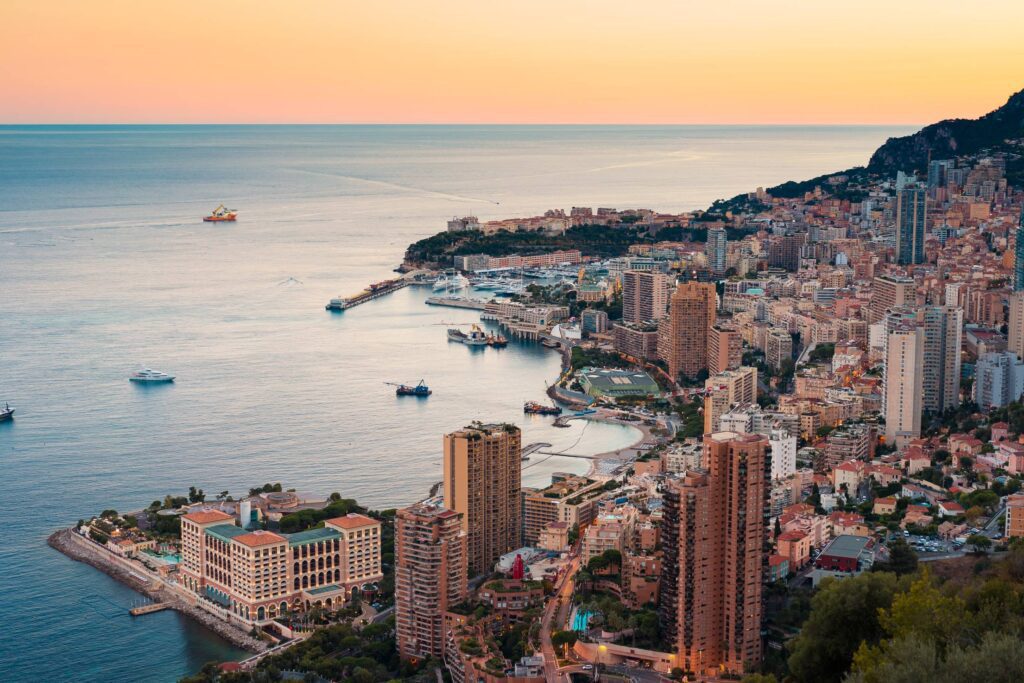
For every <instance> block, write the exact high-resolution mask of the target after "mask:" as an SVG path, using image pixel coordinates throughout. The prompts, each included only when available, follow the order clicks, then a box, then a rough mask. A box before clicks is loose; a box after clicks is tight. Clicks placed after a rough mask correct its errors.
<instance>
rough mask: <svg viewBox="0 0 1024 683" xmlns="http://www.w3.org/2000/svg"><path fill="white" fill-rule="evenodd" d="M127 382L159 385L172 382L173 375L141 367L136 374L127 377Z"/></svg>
mask: <svg viewBox="0 0 1024 683" xmlns="http://www.w3.org/2000/svg"><path fill="white" fill-rule="evenodd" d="M128 381H129V382H140V383H142V384H161V383H165V382H173V381H174V375H168V374H167V373H166V372H160V371H159V370H151V369H150V368H146V367H142V368H139V370H137V371H136V372H133V373H132V374H130V375H128Z"/></svg>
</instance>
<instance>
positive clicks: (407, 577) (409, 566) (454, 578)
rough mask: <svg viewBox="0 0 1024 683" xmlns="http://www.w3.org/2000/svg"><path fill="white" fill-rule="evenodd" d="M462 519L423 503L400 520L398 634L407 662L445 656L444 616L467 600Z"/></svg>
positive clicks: (398, 516)
mask: <svg viewBox="0 0 1024 683" xmlns="http://www.w3.org/2000/svg"><path fill="white" fill-rule="evenodd" d="M466 576H467V568H466V532H465V531H463V529H462V515H460V514H459V513H457V512H453V511H452V510H448V509H445V508H443V507H438V506H433V505H428V504H426V503H417V504H415V505H413V506H411V507H407V508H404V509H401V510H399V511H398V512H397V514H396V515H395V631H396V635H397V639H398V653H399V655H400V656H401V657H402V658H403V659H426V658H428V657H438V658H440V657H443V656H444V614H445V611H447V610H448V608H449V607H451V606H454V605H457V604H458V603H460V602H462V601H463V600H465V599H466V595H467V584H466Z"/></svg>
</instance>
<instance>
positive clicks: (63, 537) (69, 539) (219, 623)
mask: <svg viewBox="0 0 1024 683" xmlns="http://www.w3.org/2000/svg"><path fill="white" fill-rule="evenodd" d="M46 543H47V545H49V546H50V547H51V548H53V549H55V550H57V551H59V552H61V553H63V554H64V555H66V556H68V557H70V558H71V559H72V560H76V561H78V562H84V563H85V564H87V565H89V566H91V567H93V568H95V569H98V570H100V571H101V572H103V573H104V574H106V575H107V576H109V577H111V578H112V579H115V580H117V581H120V582H121V583H123V584H125V585H126V586H128V587H129V588H131V589H132V590H136V591H138V592H139V593H142V594H143V595H146V596H148V597H150V598H153V599H154V600H156V601H158V602H164V603H167V605H168V606H169V607H170V608H171V609H174V610H177V611H178V612H181V613H182V614H185V615H187V616H189V617H191V618H192V619H195V620H196V621H197V622H199V623H200V624H202V625H203V626H205V627H207V628H208V629H210V630H211V631H213V632H214V633H216V634H217V635H219V636H221V637H222V638H224V639H225V640H227V641H229V642H230V643H232V644H233V645H236V646H238V647H240V648H243V649H245V650H248V651H249V652H263V651H264V650H266V649H267V648H268V647H269V646H268V645H267V643H265V642H264V641H262V640H258V639H256V638H253V637H252V636H250V635H249V634H248V633H246V632H245V631H243V630H241V629H239V628H238V627H236V626H234V625H233V624H229V623H227V622H225V621H224V620H223V619H220V618H218V617H217V616H215V615H213V614H211V613H209V612H207V611H205V610H202V609H200V608H198V607H196V606H194V605H190V604H189V603H188V602H186V601H185V600H184V599H183V598H182V597H181V596H180V595H178V594H177V593H176V592H175V591H174V590H172V589H170V588H167V587H166V586H164V585H163V584H162V583H159V582H158V581H157V580H151V579H146V578H144V577H143V576H142V575H141V574H139V573H137V572H136V571H133V570H131V569H129V568H128V567H127V566H125V565H124V564H122V562H123V561H122V560H120V559H119V558H116V557H115V556H113V555H112V554H111V553H110V552H108V551H107V550H104V549H103V548H100V547H99V546H97V545H96V544H94V543H92V542H91V541H89V540H86V539H84V538H82V537H81V536H80V535H79V534H78V533H76V532H75V531H74V530H72V529H61V530H59V531H55V532H53V533H52V534H50V537H49V538H47V539H46ZM138 571H142V570H138Z"/></svg>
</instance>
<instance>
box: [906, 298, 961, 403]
mask: <svg viewBox="0 0 1024 683" xmlns="http://www.w3.org/2000/svg"><path fill="white" fill-rule="evenodd" d="M917 317H918V321H919V323H920V325H921V326H922V327H923V328H924V372H923V377H922V405H923V406H924V409H925V410H927V411H930V412H933V413H940V412H942V411H944V410H946V409H948V408H955V407H957V406H958V405H960V344H961V342H962V339H963V325H964V312H963V309H961V308H957V307H955V306H925V307H923V308H921V309H920V310H919V311H918V313H917Z"/></svg>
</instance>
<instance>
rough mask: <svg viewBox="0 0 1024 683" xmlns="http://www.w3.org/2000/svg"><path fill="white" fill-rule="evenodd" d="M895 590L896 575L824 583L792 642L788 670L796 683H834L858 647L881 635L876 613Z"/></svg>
mask: <svg viewBox="0 0 1024 683" xmlns="http://www.w3.org/2000/svg"><path fill="white" fill-rule="evenodd" d="M897 588H898V581H897V578H896V575H895V574H890V573H887V572H869V573H864V574H861V575H860V576H855V577H852V578H848V579H842V580H838V581H837V580H832V579H826V580H825V581H823V582H822V584H821V588H820V590H819V591H818V594H817V595H815V596H814V598H813V599H812V600H811V615H810V617H809V618H808V619H807V621H806V623H805V624H804V626H803V629H802V630H801V632H800V635H799V636H797V637H796V638H795V639H794V640H793V644H792V648H791V654H790V657H789V668H790V671H791V672H792V674H793V676H794V677H795V678H796V680H797V681H801V682H802V683H818V682H819V681H821V682H826V683H827V682H832V683H838V681H840V680H841V679H842V676H843V674H844V673H845V672H846V671H847V669H849V668H850V663H851V662H852V661H853V655H854V653H855V652H856V651H857V648H858V647H859V646H860V644H861V643H862V642H867V643H869V644H875V643H877V642H878V641H879V640H880V639H881V638H882V636H883V635H884V630H883V629H882V626H881V623H880V622H879V610H880V609H883V608H888V607H889V606H890V605H891V604H892V600H893V596H894V595H895V594H896V590H897Z"/></svg>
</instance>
